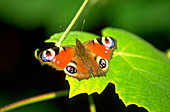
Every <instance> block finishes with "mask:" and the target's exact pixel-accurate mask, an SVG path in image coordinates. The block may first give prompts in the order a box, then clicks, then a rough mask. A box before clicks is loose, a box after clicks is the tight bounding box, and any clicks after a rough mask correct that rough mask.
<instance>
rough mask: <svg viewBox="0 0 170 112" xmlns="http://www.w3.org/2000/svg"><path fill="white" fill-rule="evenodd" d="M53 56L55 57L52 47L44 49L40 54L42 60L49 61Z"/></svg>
mask: <svg viewBox="0 0 170 112" xmlns="http://www.w3.org/2000/svg"><path fill="white" fill-rule="evenodd" d="M54 57H55V51H54V50H52V49H47V50H45V51H44V52H43V53H42V55H41V59H42V61H44V62H46V61H51V60H52V59H53V58H54Z"/></svg>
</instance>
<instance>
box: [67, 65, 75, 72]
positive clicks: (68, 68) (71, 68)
mask: <svg viewBox="0 0 170 112" xmlns="http://www.w3.org/2000/svg"><path fill="white" fill-rule="evenodd" d="M66 70H67V72H69V73H72V74H73V73H77V69H76V68H75V67H73V66H67V67H66Z"/></svg>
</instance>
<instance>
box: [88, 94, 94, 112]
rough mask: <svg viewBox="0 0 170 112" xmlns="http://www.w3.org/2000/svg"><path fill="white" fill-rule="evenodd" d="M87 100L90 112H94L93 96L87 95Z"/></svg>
mask: <svg viewBox="0 0 170 112" xmlns="http://www.w3.org/2000/svg"><path fill="white" fill-rule="evenodd" d="M88 99H89V104H90V112H96V107H95V103H94V100H93V96H92V95H88Z"/></svg>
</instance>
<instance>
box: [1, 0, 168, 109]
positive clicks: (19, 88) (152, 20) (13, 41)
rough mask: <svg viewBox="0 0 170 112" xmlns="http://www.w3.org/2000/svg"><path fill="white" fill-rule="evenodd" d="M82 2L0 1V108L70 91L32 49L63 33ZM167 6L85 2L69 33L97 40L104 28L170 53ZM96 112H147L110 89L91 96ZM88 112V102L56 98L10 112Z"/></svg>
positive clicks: (126, 0)
mask: <svg viewBox="0 0 170 112" xmlns="http://www.w3.org/2000/svg"><path fill="white" fill-rule="evenodd" d="M82 3H83V0H79V1H78V0H0V49H1V51H0V107H1V106H4V105H6V104H9V103H12V102H15V101H18V100H21V99H24V98H28V97H32V96H35V95H39V94H43V93H47V92H52V91H60V90H65V89H69V85H68V82H67V81H66V80H65V74H64V73H63V72H58V71H56V70H55V69H53V68H51V67H49V66H41V65H40V63H39V61H38V60H36V59H35V57H34V51H35V49H36V48H40V47H41V46H43V45H44V44H43V41H44V40H46V39H48V38H49V36H50V35H52V34H54V33H56V32H61V31H63V29H60V26H62V27H64V28H67V26H68V25H69V23H70V21H71V20H72V18H73V17H74V15H75V14H76V12H77V11H78V9H79V7H80V6H81V4H82ZM169 11H170V1H168V0H167V1H166V0H163V1H160V0H98V1H95V0H89V3H88V5H87V6H86V8H85V10H84V11H83V13H82V14H81V15H80V17H79V19H78V20H77V22H76V23H75V25H74V26H73V28H72V30H79V31H80V30H81V27H82V23H83V20H84V19H85V20H86V23H85V26H84V30H83V31H88V32H92V33H95V34H98V35H100V31H101V30H102V29H103V28H105V27H108V26H111V27H116V28H122V29H125V30H128V31H130V32H133V33H135V34H137V35H139V36H140V37H142V38H144V39H145V40H147V41H148V42H150V43H151V44H153V45H154V46H155V47H156V48H158V49H160V50H162V51H163V52H166V51H167V50H168V48H169V47H170V22H169V20H170V15H169ZM93 96H94V101H95V104H96V109H97V112H106V111H108V110H109V111H112V112H113V111H115V112H119V111H120V112H124V111H127V112H132V111H138V112H139V111H144V112H145V111H146V110H145V109H144V108H139V107H137V106H135V105H130V106H128V107H125V105H124V103H123V102H122V101H121V100H120V99H119V97H118V94H116V93H115V87H114V85H113V84H109V85H108V87H107V88H106V89H105V90H104V92H102V94H101V95H98V94H96V93H95V94H94V95H93ZM27 111H28V112H56V111H65V112H66V111H74V112H79V111H83V112H87V111H89V106H88V96H87V95H86V94H81V95H77V96H75V97H73V98H71V99H68V97H62V98H57V99H53V100H49V101H44V102H40V103H36V104H32V105H28V106H24V107H21V108H18V109H16V110H13V111H11V112H27Z"/></svg>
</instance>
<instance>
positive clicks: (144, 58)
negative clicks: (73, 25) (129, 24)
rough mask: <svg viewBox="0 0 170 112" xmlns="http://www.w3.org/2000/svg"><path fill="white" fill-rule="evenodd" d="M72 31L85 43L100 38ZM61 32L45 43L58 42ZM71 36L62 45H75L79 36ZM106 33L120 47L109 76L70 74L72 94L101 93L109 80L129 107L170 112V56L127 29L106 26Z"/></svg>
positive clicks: (104, 34) (115, 52)
mask: <svg viewBox="0 0 170 112" xmlns="http://www.w3.org/2000/svg"><path fill="white" fill-rule="evenodd" d="M70 34H71V35H72V36H74V37H76V38H78V39H79V40H80V41H81V42H85V41H87V40H90V39H93V38H97V37H99V36H97V35H94V34H91V33H87V32H78V31H74V32H73V31H72V32H70ZM61 35H62V33H57V34H55V35H53V36H52V37H51V38H50V39H48V40H46V41H45V42H57V41H58V40H59V38H60V37H61ZM71 35H68V36H67V37H66V38H65V39H64V41H63V43H62V44H61V46H63V45H75V38H73V37H71ZM80 35H81V37H80ZM102 36H110V37H113V38H115V39H116V40H117V48H118V49H116V50H115V51H114V53H113V58H112V59H111V60H110V63H109V70H108V72H107V74H106V77H99V78H98V77H93V78H89V79H84V80H81V81H78V80H77V79H76V78H73V77H69V76H68V75H66V80H68V82H69V84H70V93H69V97H70V98H71V97H73V96H75V95H77V94H80V93H87V94H92V93H94V92H97V93H99V94H100V93H101V92H102V91H103V90H104V89H105V87H106V86H107V84H108V83H113V84H115V88H116V92H117V93H118V94H119V97H120V99H122V101H123V102H124V103H125V105H126V106H127V105H129V104H136V105H138V106H143V107H144V108H146V109H148V110H149V111H151V112H169V111H170V108H169V104H170V85H169V82H170V59H168V57H167V56H166V55H165V54H164V53H163V52H161V51H159V50H157V49H156V48H154V47H153V46H152V45H151V44H149V43H148V42H146V41H144V40H143V39H141V38H140V37H138V36H136V35H134V34H132V33H129V32H127V31H125V30H121V29H115V28H105V29H103V30H102Z"/></svg>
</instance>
